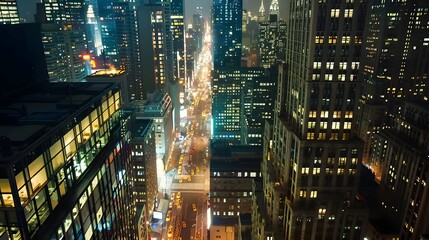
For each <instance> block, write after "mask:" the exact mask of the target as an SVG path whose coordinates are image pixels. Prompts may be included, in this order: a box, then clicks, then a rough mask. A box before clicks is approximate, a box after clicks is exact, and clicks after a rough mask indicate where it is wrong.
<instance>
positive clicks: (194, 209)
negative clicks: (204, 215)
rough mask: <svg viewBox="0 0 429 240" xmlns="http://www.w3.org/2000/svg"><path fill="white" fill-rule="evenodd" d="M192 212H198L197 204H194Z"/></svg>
mask: <svg viewBox="0 0 429 240" xmlns="http://www.w3.org/2000/svg"><path fill="white" fill-rule="evenodd" d="M192 211H194V212H196V211H197V205H195V203H192Z"/></svg>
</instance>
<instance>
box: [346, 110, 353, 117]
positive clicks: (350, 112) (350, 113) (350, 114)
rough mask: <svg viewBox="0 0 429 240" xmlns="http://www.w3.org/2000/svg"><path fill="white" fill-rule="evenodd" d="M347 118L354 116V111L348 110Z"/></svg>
mask: <svg viewBox="0 0 429 240" xmlns="http://www.w3.org/2000/svg"><path fill="white" fill-rule="evenodd" d="M345 117H346V118H353V111H346V116H345Z"/></svg>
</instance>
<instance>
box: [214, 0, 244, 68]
mask: <svg viewBox="0 0 429 240" xmlns="http://www.w3.org/2000/svg"><path fill="white" fill-rule="evenodd" d="M242 10H243V2H242V0H232V1H225V0H214V1H213V16H212V25H213V64H214V69H215V70H217V69H218V68H219V67H240V65H241V36H242V29H241V28H242Z"/></svg>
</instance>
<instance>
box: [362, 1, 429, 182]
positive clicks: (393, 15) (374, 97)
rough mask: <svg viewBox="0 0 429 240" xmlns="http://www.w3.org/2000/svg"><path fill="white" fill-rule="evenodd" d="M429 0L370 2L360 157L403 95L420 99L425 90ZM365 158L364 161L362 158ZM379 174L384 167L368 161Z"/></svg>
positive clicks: (364, 68) (427, 63)
mask: <svg viewBox="0 0 429 240" xmlns="http://www.w3.org/2000/svg"><path fill="white" fill-rule="evenodd" d="M428 8H429V2H428V1H419V0H411V1H401V2H398V1H381V0H376V1H373V3H372V8H371V12H370V14H369V17H368V20H367V23H366V34H365V35H366V38H365V41H364V45H363V47H364V48H363V50H362V51H363V54H362V64H361V69H362V71H361V74H360V76H359V77H360V81H361V82H362V86H363V87H362V90H361V95H360V96H359V97H360V99H359V111H358V112H357V113H358V126H359V136H360V137H361V138H362V139H363V140H364V141H365V143H366V144H365V152H364V159H365V160H366V159H367V158H368V156H369V155H370V154H371V148H370V146H371V141H372V137H373V134H374V133H375V132H377V131H379V130H380V129H382V128H383V126H384V125H385V119H386V117H385V116H386V114H388V113H395V112H396V111H397V110H396V106H397V105H398V104H400V102H401V101H403V100H409V99H423V98H424V97H425V96H426V95H425V90H426V91H427V89H428V87H427V86H428V83H427V82H428V73H429V62H428V61H427V60H425V59H427V58H428V56H429V38H428V36H429V29H428V28H426V27H423V25H425V24H424V23H426V22H428V21H429V12H428ZM365 162H366V161H365ZM368 164H369V165H371V166H372V167H373V170H374V171H375V172H376V174H377V176H378V177H379V173H381V172H382V171H383V170H381V169H379V167H380V166H377V165H376V164H375V163H370V162H368Z"/></svg>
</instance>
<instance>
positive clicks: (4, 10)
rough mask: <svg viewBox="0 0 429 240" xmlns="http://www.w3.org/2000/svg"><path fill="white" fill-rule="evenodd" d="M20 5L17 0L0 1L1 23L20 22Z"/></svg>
mask: <svg viewBox="0 0 429 240" xmlns="http://www.w3.org/2000/svg"><path fill="white" fill-rule="evenodd" d="M18 23H19V15H18V5H17V4H16V0H1V1H0V24H18Z"/></svg>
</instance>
